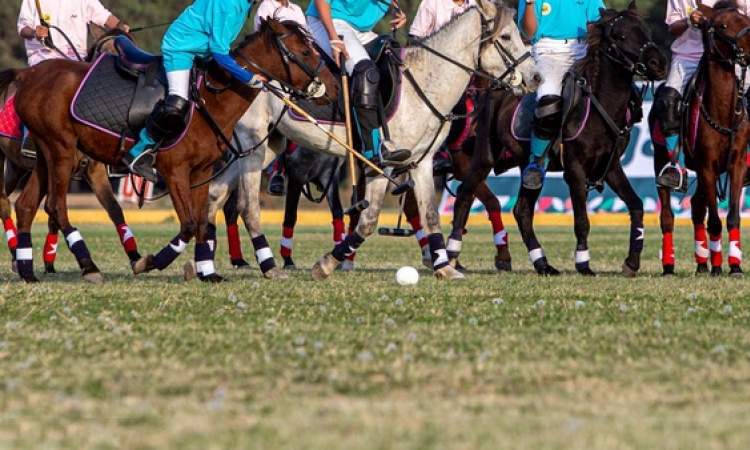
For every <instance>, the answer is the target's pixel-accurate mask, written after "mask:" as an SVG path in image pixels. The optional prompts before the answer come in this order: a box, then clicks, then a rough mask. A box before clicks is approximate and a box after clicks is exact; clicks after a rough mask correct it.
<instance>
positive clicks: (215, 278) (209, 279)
mask: <svg viewBox="0 0 750 450" xmlns="http://www.w3.org/2000/svg"><path fill="white" fill-rule="evenodd" d="M199 278H200V280H201V281H202V282H204V283H221V282H223V281H225V280H226V279H225V278H224V277H222V276H221V275H219V274H217V273H212V274H211V275H206V276H201V277H199Z"/></svg>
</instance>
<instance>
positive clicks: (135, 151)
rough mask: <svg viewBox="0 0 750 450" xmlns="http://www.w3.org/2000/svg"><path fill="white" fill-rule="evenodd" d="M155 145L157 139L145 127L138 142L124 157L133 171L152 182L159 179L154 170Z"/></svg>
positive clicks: (124, 160) (123, 159) (123, 160)
mask: <svg viewBox="0 0 750 450" xmlns="http://www.w3.org/2000/svg"><path fill="white" fill-rule="evenodd" d="M154 147H156V141H154V138H152V137H151V135H150V134H149V132H148V130H146V129H145V128H144V129H143V130H141V134H140V135H139V137H138V142H137V143H136V144H135V145H134V146H133V147H132V148H131V149H130V151H128V152H127V153H125V155H124V156H123V157H122V162H123V163H125V165H126V166H127V167H128V169H129V170H130V171H131V172H133V173H134V174H136V175H138V176H141V177H143V178H145V179H146V180H148V181H150V182H152V183H156V182H157V181H159V179H158V178H157V176H156V172H155V171H154V163H155V162H156V156H155V155H154V152H153V149H154Z"/></svg>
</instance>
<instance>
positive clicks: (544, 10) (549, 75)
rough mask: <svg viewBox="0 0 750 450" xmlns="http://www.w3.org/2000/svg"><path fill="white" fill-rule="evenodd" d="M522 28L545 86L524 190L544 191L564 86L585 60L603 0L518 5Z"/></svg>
mask: <svg viewBox="0 0 750 450" xmlns="http://www.w3.org/2000/svg"><path fill="white" fill-rule="evenodd" d="M520 1H521V2H524V3H525V4H521V5H519V8H518V24H519V26H520V28H521V29H522V30H523V32H524V33H525V34H526V36H528V37H529V38H530V39H531V42H532V44H533V47H532V55H533V57H534V61H535V62H536V67H537V70H538V72H539V73H540V74H541V75H542V81H541V83H540V84H539V88H538V89H537V91H536V100H537V106H536V110H535V111H534V127H533V131H532V133H531V157H530V160H529V165H528V166H526V168H525V169H524V171H523V180H522V181H523V186H524V187H525V188H526V189H533V190H537V189H541V188H542V184H543V183H544V175H545V172H546V170H547V161H548V159H547V151H548V150H549V147H550V146H551V145H552V142H553V140H554V139H555V137H557V135H558V133H559V129H560V126H561V123H560V121H561V120H562V117H561V115H562V97H561V91H562V82H563V78H564V77H565V74H566V72H567V71H568V70H569V69H570V68H571V67H572V66H573V64H574V63H575V62H576V61H578V60H580V59H581V58H583V57H585V56H586V34H587V28H588V23H589V22H594V21H597V20H599V17H600V14H599V8H604V4H603V3H602V0H576V1H575V2H571V1H569V0H520Z"/></svg>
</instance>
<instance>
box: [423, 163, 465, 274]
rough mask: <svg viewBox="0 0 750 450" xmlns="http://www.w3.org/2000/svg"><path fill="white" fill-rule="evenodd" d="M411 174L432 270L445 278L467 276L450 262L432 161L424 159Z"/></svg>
mask: <svg viewBox="0 0 750 450" xmlns="http://www.w3.org/2000/svg"><path fill="white" fill-rule="evenodd" d="M411 175H412V178H413V179H414V197H415V198H416V200H417V206H418V208H419V218H420V220H421V222H422V225H423V226H424V229H425V232H426V233H427V241H428V244H429V246H430V257H431V259H432V270H433V271H434V274H435V277H436V278H438V279H445V280H460V279H463V278H465V277H464V275H463V274H462V273H461V272H459V271H458V270H456V269H455V268H454V267H453V266H452V265H451V264H450V259H449V258H448V249H447V248H446V246H445V241H444V240H443V233H442V232H441V230H440V214H439V213H438V205H437V198H436V196H435V185H434V184H433V176H432V161H427V162H426V163H425V160H423V161H422V163H420V164H419V166H417V168H416V169H414V170H412V171H411Z"/></svg>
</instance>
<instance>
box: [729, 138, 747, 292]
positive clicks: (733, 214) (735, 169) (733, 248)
mask: <svg viewBox="0 0 750 450" xmlns="http://www.w3.org/2000/svg"><path fill="white" fill-rule="evenodd" d="M732 151H733V152H734V153H735V154H738V155H740V157H739V158H735V161H734V163H733V164H731V166H730V168H729V173H728V176H729V211H728V212H727V233H728V234H729V249H728V251H727V258H728V263H729V275H730V276H734V277H740V276H742V241H741V239H740V200H741V198H742V185H743V184H744V180H745V171H746V170H747V166H746V164H745V148H744V147H743V148H741V149H737V150H735V149H732Z"/></svg>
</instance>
